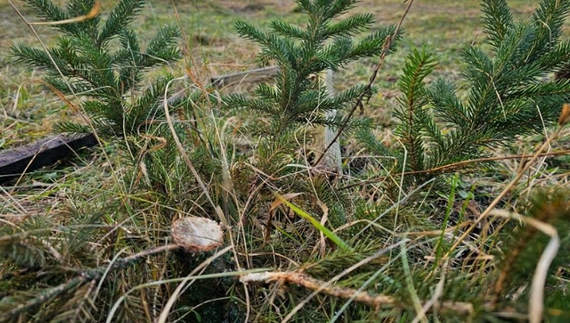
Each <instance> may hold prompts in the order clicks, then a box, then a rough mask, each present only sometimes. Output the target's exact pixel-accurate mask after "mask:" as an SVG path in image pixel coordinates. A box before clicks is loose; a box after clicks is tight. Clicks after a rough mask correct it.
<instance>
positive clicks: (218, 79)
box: [210, 66, 279, 88]
mask: <svg viewBox="0 0 570 323" xmlns="http://www.w3.org/2000/svg"><path fill="white" fill-rule="evenodd" d="M277 72H279V67H277V66H269V67H262V68H256V69H253V70H248V71H245V72H238V73H232V74H225V75H219V76H214V77H212V78H211V79H210V82H211V83H212V85H213V86H215V87H217V88H222V87H225V86H228V85H238V84H240V83H253V82H260V81H262V80H264V79H267V78H271V77H273V76H275V75H277Z"/></svg>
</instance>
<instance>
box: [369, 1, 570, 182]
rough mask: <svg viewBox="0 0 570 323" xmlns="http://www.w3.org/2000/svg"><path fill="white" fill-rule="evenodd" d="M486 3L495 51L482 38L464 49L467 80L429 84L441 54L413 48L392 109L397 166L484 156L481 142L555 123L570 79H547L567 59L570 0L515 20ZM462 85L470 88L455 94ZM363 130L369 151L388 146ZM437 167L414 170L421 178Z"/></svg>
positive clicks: (503, 7)
mask: <svg viewBox="0 0 570 323" xmlns="http://www.w3.org/2000/svg"><path fill="white" fill-rule="evenodd" d="M482 7H483V14H484V16H483V22H484V27H485V33H486V42H487V44H488V45H489V51H490V52H489V53H486V52H485V51H484V50H483V49H482V47H481V46H478V45H471V46H468V47H467V48H465V49H464V50H463V51H462V53H461V56H462V58H463V61H464V63H465V65H464V70H463V76H464V78H465V81H466V83H467V88H460V89H459V88H457V87H456V85H455V84H454V83H453V82H451V81H449V80H448V79H445V78H441V77H440V78H436V79H435V80H433V81H431V82H429V84H426V82H425V79H426V77H428V76H430V75H431V73H432V71H433V69H434V68H435V66H436V61H437V60H436V58H435V57H434V55H433V54H432V53H430V52H429V51H428V50H426V49H425V48H423V49H422V50H414V51H412V53H410V54H409V55H408V58H407V60H406V63H405V66H404V69H403V75H402V77H401V79H400V82H399V83H398V85H399V88H400V91H401V92H402V95H401V97H400V98H399V103H400V105H399V107H398V108H397V110H396V111H395V117H396V118H397V119H398V121H399V125H398V126H397V128H396V130H395V134H396V135H397V136H398V137H399V138H400V140H401V142H402V143H403V145H404V149H403V150H402V151H396V152H393V153H392V154H393V155H395V156H396V157H397V160H398V161H399V163H398V165H405V167H404V168H403V169H402V166H400V167H399V168H398V169H395V170H394V171H396V172H401V171H416V172H417V171H426V170H431V169H434V168H437V167H440V166H444V165H448V164H452V163H455V162H460V161H465V160H469V159H472V158H477V157H481V155H482V154H483V151H482V148H484V147H491V148H492V147H498V146H501V145H505V144H508V143H509V142H511V141H512V140H514V139H515V137H516V136H517V135H524V134H529V133H533V132H537V131H540V130H542V129H544V127H545V126H548V125H552V124H553V123H554V121H556V120H557V118H558V115H559V113H560V108H561V107H562V104H563V103H564V102H567V101H568V100H569V99H570V82H568V81H567V80H552V79H549V75H550V74H552V73H553V72H558V71H560V70H561V69H562V68H563V67H564V66H565V65H567V64H568V62H570V43H569V42H568V41H561V40H560V34H561V27H562V22H563V21H564V18H565V16H566V15H567V14H568V12H569V11H570V3H569V2H566V1H562V2H560V1H549V0H544V1H542V2H541V3H540V5H539V8H538V9H537V10H536V11H535V12H534V14H533V16H532V18H531V19H530V20H525V21H521V22H515V21H513V17H512V13H511V11H510V8H509V6H508V5H507V3H506V1H503V0H485V1H482ZM459 90H461V91H462V93H463V92H467V95H466V96H465V97H460V96H458V94H457V92H458V91H459ZM360 138H361V139H362V141H363V143H364V144H365V145H366V146H367V147H368V148H369V149H370V150H371V151H374V152H376V153H385V152H386V149H378V143H376V142H375V141H374V139H373V138H372V137H371V136H370V135H369V134H364V135H361V136H360ZM404 161H405V163H404ZM388 168H389V167H388ZM437 174H438V172H431V173H429V174H425V173H424V174H420V175H414V176H413V177H414V179H415V181H416V182H420V183H421V182H424V181H425V180H427V179H429V178H431V177H433V176H436V175H437Z"/></svg>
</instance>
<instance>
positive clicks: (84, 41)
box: [12, 0, 181, 136]
mask: <svg viewBox="0 0 570 323" xmlns="http://www.w3.org/2000/svg"><path fill="white" fill-rule="evenodd" d="M25 2H26V4H27V5H29V6H31V7H32V8H33V9H34V11H35V12H36V13H37V14H38V15H39V16H40V17H42V18H44V19H46V20H47V21H59V20H64V19H69V18H72V17H77V16H81V15H85V14H87V13H88V12H89V11H90V10H91V8H92V7H93V5H94V4H95V2H94V1H83V0H70V1H69V2H68V3H67V7H66V9H63V8H59V7H57V6H56V5H55V4H54V3H52V2H51V1H49V0H27V1H25ZM144 3H145V1H142V0H122V1H120V2H119V3H118V4H117V5H116V6H115V7H114V8H113V10H112V11H111V13H110V14H109V17H108V18H107V20H106V21H105V22H104V23H101V18H100V16H96V17H95V18H92V19H88V20H84V21H82V22H76V23H68V24H58V25H54V26H53V27H54V28H56V29H58V30H59V31H61V32H63V33H64V35H63V36H61V37H60V38H59V39H58V40H57V43H56V45H55V46H54V47H51V48H48V49H47V50H46V51H44V50H42V49H38V48H33V47H30V46H27V45H24V44H19V45H16V46H14V47H13V48H12V50H13V53H14V55H15V56H16V58H17V59H18V61H20V62H22V63H25V64H27V65H29V66H32V67H36V68H39V69H41V70H44V71H45V72H46V76H45V77H44V80H45V82H46V83H47V84H49V85H50V86H51V87H52V88H53V89H54V90H55V91H58V92H59V93H61V94H62V95H66V96H68V95H71V96H75V97H82V98H85V100H84V102H83V103H82V106H83V109H84V110H85V112H86V113H87V115H88V116H89V117H90V118H91V121H92V122H93V126H94V127H95V129H96V130H97V131H98V133H99V134H101V135H110V136H123V135H138V134H140V133H143V132H145V130H146V128H147V125H148V124H149V123H150V122H151V121H152V120H154V119H155V118H158V117H160V116H162V115H163V112H162V105H161V103H160V102H161V99H162V95H163V91H164V89H165V86H166V83H167V82H168V81H169V80H171V79H172V77H171V76H167V77H164V78H163V79H159V80H157V81H156V82H155V83H153V84H152V85H151V86H150V87H149V88H147V89H144V90H141V84H140V82H141V80H142V77H143V73H144V72H145V71H146V70H149V69H151V68H153V67H156V66H159V65H162V64H168V63H170V62H174V61H176V60H178V59H179V58H180V57H181V55H180V51H179V49H178V47H177V46H176V41H177V38H178V37H179V35H180V33H179V31H178V29H177V28H176V27H172V26H167V27H163V28H160V29H159V30H158V32H157V34H156V35H155V36H154V38H153V39H152V40H150V42H149V45H148V46H147V49H146V50H145V51H143V50H142V49H141V46H140V44H139V40H138V37H137V35H136V33H135V32H134V30H133V29H131V27H129V25H130V24H131V23H132V21H133V19H134V17H135V16H136V15H137V14H138V13H139V12H140V11H141V10H142V8H143V6H144ZM58 128H59V129H60V130H62V131H69V132H88V131H90V129H89V128H88V127H86V126H84V125H80V124H76V123H73V122H69V121H62V122H59V123H58Z"/></svg>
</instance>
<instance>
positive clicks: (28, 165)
mask: <svg viewBox="0 0 570 323" xmlns="http://www.w3.org/2000/svg"><path fill="white" fill-rule="evenodd" d="M96 144H97V138H96V137H95V135H94V134H86V135H69V134H62V135H57V136H53V137H49V138H45V139H42V140H39V141H36V142H34V143H31V144H28V145H25V146H21V147H17V148H14V149H10V150H4V151H0V184H2V183H5V182H7V181H9V180H11V179H13V178H17V177H20V176H21V175H22V174H23V173H28V172H31V171H34V170H36V169H38V168H41V167H44V166H47V165H51V164H53V163H55V162H57V161H58V160H61V159H64V158H67V157H70V156H72V155H74V154H75V152H76V151H77V150H79V149H80V148H83V147H91V146H95V145H96Z"/></svg>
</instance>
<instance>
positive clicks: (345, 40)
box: [225, 0, 396, 138]
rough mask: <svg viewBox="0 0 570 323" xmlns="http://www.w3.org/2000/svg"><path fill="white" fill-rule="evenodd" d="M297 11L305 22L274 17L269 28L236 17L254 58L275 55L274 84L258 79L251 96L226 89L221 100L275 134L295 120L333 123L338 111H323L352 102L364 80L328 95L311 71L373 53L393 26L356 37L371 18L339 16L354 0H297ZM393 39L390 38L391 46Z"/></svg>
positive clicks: (296, 124)
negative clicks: (254, 47) (255, 51)
mask: <svg viewBox="0 0 570 323" xmlns="http://www.w3.org/2000/svg"><path fill="white" fill-rule="evenodd" d="M295 2H296V3H297V5H298V8H299V12H302V13H305V14H306V15H307V18H308V21H307V25H306V27H305V28H299V27H297V26H294V25H291V24H288V23H285V22H282V21H278V20H274V21H272V22H271V24H270V28H271V31H270V32H263V31H261V30H260V29H258V28H256V27H254V26H253V25H251V24H249V23H247V22H244V21H239V22H237V23H236V29H237V32H238V33H239V35H240V36H242V37H244V38H246V39H249V40H252V41H254V42H256V43H258V44H259V45H260V46H261V49H262V52H261V54H260V56H259V57H258V59H259V61H261V62H263V63H267V62H270V61H275V63H276V64H277V66H278V67H279V72H278V74H277V76H276V83H275V86H270V85H268V84H260V85H259V86H258V87H257V89H256V91H255V96H254V97H253V98H252V97H247V96H245V95H240V94H232V95H229V96H227V97H226V98H225V105H226V106H227V107H231V108H241V109H245V110H247V111H248V112H251V113H256V114H257V115H259V116H260V117H265V118H267V119H268V120H269V125H268V126H267V127H266V128H263V129H262V130H261V131H260V132H264V133H267V134H269V135H270V136H271V137H273V138H275V137H279V136H281V135H283V134H285V133H287V132H288V131H291V130H292V129H296V128H298V127H299V125H304V124H307V122H310V123H311V124H324V125H331V126H335V125H339V124H340V122H341V117H340V116H339V117H335V118H326V117H325V112H327V111H332V110H340V109H342V108H344V107H346V106H349V105H351V104H354V103H355V102H356V100H357V98H358V97H359V96H360V95H361V94H362V92H363V91H365V90H366V86H364V85H357V86H353V87H350V88H348V89H346V90H344V91H342V92H340V93H338V94H337V95H336V96H335V97H332V96H331V95H330V94H329V93H328V91H327V89H326V87H325V86H324V85H323V84H322V83H321V82H316V83H315V82H313V81H312V80H311V76H312V75H322V72H323V71H324V70H326V69H331V70H333V71H336V70H338V69H340V68H342V67H345V66H346V65H347V64H348V63H350V62H353V61H356V60H358V59H360V58H364V57H373V56H378V55H380V54H381V53H382V50H383V45H384V43H385V41H386V38H387V37H388V36H392V34H393V33H394V30H395V26H392V25H391V26H387V27H380V28H379V29H378V30H376V31H375V32H373V33H370V34H368V35H367V36H366V37H364V38H362V39H361V40H359V41H356V40H355V37H354V36H355V35H356V34H358V33H361V32H364V31H366V30H368V29H370V27H372V26H373V24H374V15H373V14H371V13H366V14H354V15H351V16H348V17H346V18H342V19H339V16H340V15H342V14H344V13H346V12H347V11H348V10H350V9H351V8H352V7H354V6H355V4H356V3H358V1H357V0H335V1H320V0H314V1H310V0H297V1H295ZM395 44H396V42H395V41H394V42H392V43H391V48H390V50H391V49H394V47H395Z"/></svg>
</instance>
